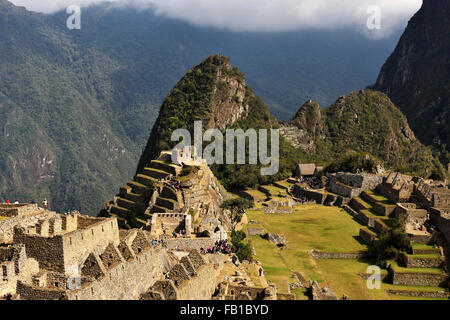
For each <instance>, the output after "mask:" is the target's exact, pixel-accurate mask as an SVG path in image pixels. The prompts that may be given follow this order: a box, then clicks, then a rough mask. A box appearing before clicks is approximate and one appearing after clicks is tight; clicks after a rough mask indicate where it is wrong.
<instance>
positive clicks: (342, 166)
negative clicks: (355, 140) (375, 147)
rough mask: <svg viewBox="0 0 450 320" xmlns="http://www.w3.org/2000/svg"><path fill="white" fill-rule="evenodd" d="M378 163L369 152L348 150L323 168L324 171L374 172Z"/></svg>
mask: <svg viewBox="0 0 450 320" xmlns="http://www.w3.org/2000/svg"><path fill="white" fill-rule="evenodd" d="M378 163H380V162H379V161H378V162H377V160H375V159H374V158H373V157H372V156H371V155H370V154H368V153H364V152H354V151H352V152H349V153H347V154H344V156H343V157H342V158H339V159H337V160H336V161H334V162H333V163H331V164H330V165H328V166H327V167H326V168H325V172H339V171H345V172H353V173H356V172H357V171H358V170H359V171H365V172H370V173H375V170H376V165H377V164H378Z"/></svg>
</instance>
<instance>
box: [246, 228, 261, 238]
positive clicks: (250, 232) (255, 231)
mask: <svg viewBox="0 0 450 320" xmlns="http://www.w3.org/2000/svg"><path fill="white" fill-rule="evenodd" d="M247 234H248V235H249V236H259V235H263V234H264V228H252V227H247Z"/></svg>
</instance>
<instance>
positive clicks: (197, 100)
mask: <svg viewBox="0 0 450 320" xmlns="http://www.w3.org/2000/svg"><path fill="white" fill-rule="evenodd" d="M256 100H257V98H256V97H255V95H254V93H253V91H252V90H251V89H250V88H249V87H248V86H247V85H246V83H245V75H244V74H243V73H242V72H241V71H240V70H239V69H237V68H232V67H231V62H230V59H229V58H227V57H225V56H223V55H212V56H209V57H208V58H206V59H205V60H204V61H202V62H201V63H200V64H198V65H197V66H195V67H193V68H192V69H190V70H189V71H188V72H187V73H186V75H185V76H184V77H183V78H182V79H181V80H180V81H179V82H178V83H177V84H176V85H175V87H174V88H173V89H172V90H171V91H170V93H169V95H168V96H167V97H166V99H165V100H164V102H163V104H162V107H161V110H160V113H159V116H158V119H157V120H156V123H155V125H154V127H153V129H152V132H151V135H150V138H149V140H148V143H147V147H146V149H145V151H144V154H143V155H142V157H141V160H140V162H139V166H138V172H140V171H141V170H143V169H144V167H145V165H147V164H148V163H149V161H151V160H153V159H154V158H155V157H157V156H158V155H159V153H160V152H161V151H163V150H170V149H171V148H172V147H173V146H174V143H172V142H171V141H170V137H171V135H172V132H173V131H174V130H176V129H179V128H184V129H188V130H189V131H191V132H193V127H194V122H195V121H202V123H203V129H204V130H207V129H211V128H217V129H220V130H223V129H225V128H227V127H230V126H231V125H233V124H234V123H236V122H237V121H239V120H241V119H244V118H247V117H248V116H249V113H250V109H251V108H252V106H254V107H255V108H259V112H255V114H256V115H252V117H265V118H267V119H265V120H270V119H271V116H270V113H269V111H268V110H267V108H266V106H265V105H264V104H263V103H257V102H256ZM275 122H276V121H275Z"/></svg>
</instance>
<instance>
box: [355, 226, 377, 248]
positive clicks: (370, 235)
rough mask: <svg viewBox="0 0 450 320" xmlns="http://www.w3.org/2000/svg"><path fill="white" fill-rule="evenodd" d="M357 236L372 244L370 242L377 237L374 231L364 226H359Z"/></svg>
mask: <svg viewBox="0 0 450 320" xmlns="http://www.w3.org/2000/svg"><path fill="white" fill-rule="evenodd" d="M359 237H360V238H361V239H362V240H363V241H364V242H365V243H367V244H368V245H370V244H372V242H373V241H375V240H376V239H377V235H376V233H374V232H372V231H370V230H368V229H366V228H361V229H360V230H359Z"/></svg>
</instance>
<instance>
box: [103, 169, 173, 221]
mask: <svg viewBox="0 0 450 320" xmlns="http://www.w3.org/2000/svg"><path fill="white" fill-rule="evenodd" d="M180 172H181V166H177V165H174V164H170V163H167V162H164V161H160V160H153V161H152V162H151V163H150V165H149V167H145V168H144V169H143V171H142V172H141V173H139V174H137V175H136V176H135V178H134V180H133V181H130V182H128V183H127V184H126V185H125V186H122V187H120V190H119V194H118V195H116V196H114V200H113V201H110V202H108V203H107V204H106V206H105V210H106V212H107V213H108V214H109V215H111V216H115V217H117V219H118V220H119V224H120V226H121V227H123V228H130V227H137V228H139V227H142V226H145V225H147V224H148V222H149V220H151V217H152V215H151V213H154V212H158V213H160V212H176V211H177V210H179V203H178V200H179V196H178V195H177V191H176V190H175V189H174V188H173V187H171V186H169V185H168V184H166V183H164V182H162V180H163V179H166V178H168V177H170V176H177V175H178V174H179V173H180ZM155 192H157V194H155ZM155 195H156V197H155ZM153 197H154V198H155V202H154V203H153V206H152V203H151V202H152V201H151V200H152V198H153ZM149 206H150V209H149Z"/></svg>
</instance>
